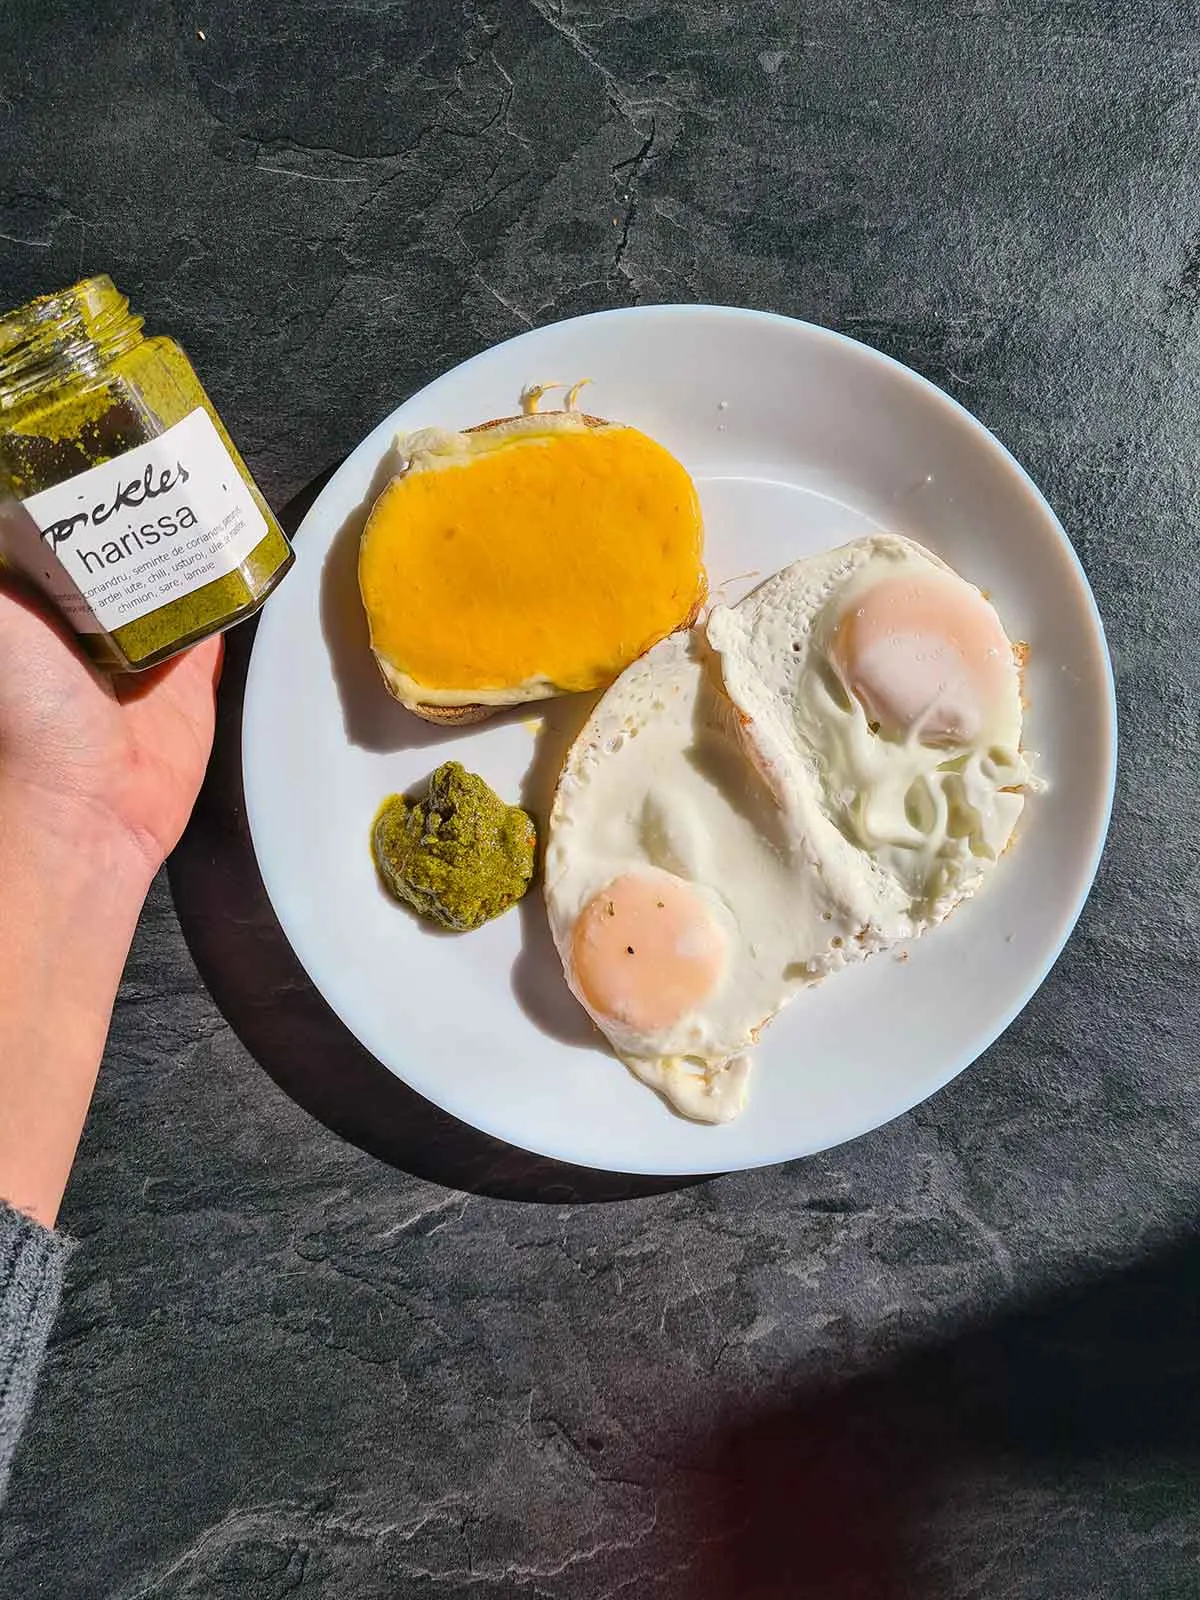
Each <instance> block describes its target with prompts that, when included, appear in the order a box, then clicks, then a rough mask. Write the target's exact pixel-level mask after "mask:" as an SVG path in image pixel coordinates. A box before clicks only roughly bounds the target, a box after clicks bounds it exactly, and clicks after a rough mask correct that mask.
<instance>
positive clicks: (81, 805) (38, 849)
mask: <svg viewBox="0 0 1200 1600" xmlns="http://www.w3.org/2000/svg"><path fill="white" fill-rule="evenodd" d="M0 850H4V851H5V852H6V853H7V854H9V856H10V857H11V856H12V854H13V852H16V853H17V855H18V856H19V857H20V858H21V859H22V860H24V861H25V862H26V863H27V864H28V865H29V866H30V867H32V868H36V869H38V870H39V871H40V872H41V873H43V874H44V875H45V876H44V883H45V887H46V890H47V892H48V893H49V894H52V895H53V897H54V898H56V899H58V900H59V901H65V900H66V899H68V898H70V897H72V896H74V895H76V894H79V893H85V894H90V895H93V896H95V897H96V899H97V906H96V909H97V910H99V909H103V908H108V907H113V908H115V907H117V906H119V905H127V904H134V905H135V906H136V908H137V909H140V907H141V904H142V901H143V900H144V899H145V898H146V894H147V892H148V891H149V888H150V884H151V882H152V881H153V879H154V875H155V873H156V872H157V871H158V869H159V867H160V866H161V865H162V860H161V858H160V856H159V854H158V853H157V852H156V850H155V849H154V848H153V847H152V846H149V845H147V843H146V842H145V841H143V840H139V839H136V838H135V837H134V836H133V835H132V834H131V833H130V832H129V830H128V829H126V828H125V827H123V826H122V825H121V823H120V822H118V821H117V819H116V818H115V817H113V815H112V814H111V813H110V812H109V811H107V810H105V808H104V807H103V806H100V805H98V804H96V803H94V802H91V801H87V800H83V799H80V798H78V797H76V796H72V795H59V794H47V793H46V792H45V791H43V790H38V789H34V788H32V787H30V786H28V785H25V784H22V783H20V782H19V781H17V780H15V779H13V778H11V777H6V775H5V774H4V773H3V772H0ZM136 915H137V910H136V909H135V912H134V916H135V918H136Z"/></svg>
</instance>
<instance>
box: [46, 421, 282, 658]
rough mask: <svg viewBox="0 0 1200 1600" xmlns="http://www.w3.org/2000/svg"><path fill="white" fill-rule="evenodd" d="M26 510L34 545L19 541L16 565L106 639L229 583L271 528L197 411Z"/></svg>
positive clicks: (78, 624) (80, 627) (78, 622)
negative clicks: (215, 584)
mask: <svg viewBox="0 0 1200 1600" xmlns="http://www.w3.org/2000/svg"><path fill="white" fill-rule="evenodd" d="M24 509H25V511H27V512H28V513H29V515H30V516H31V517H32V518H33V521H34V523H36V525H37V530H38V532H39V533H40V535H41V539H40V541H39V540H37V539H35V538H32V537H30V538H29V539H27V540H25V541H23V545H24V548H23V550H22V551H21V552H19V559H20V564H21V565H22V566H24V567H25V568H26V570H27V572H28V574H29V576H30V577H32V578H34V579H36V581H37V582H38V583H39V584H40V585H41V586H42V587H43V588H44V589H45V590H46V592H47V593H48V594H49V595H50V596H51V598H52V599H53V600H54V601H55V603H56V604H57V605H58V607H59V608H60V610H61V611H62V612H63V613H64V615H65V616H66V618H67V620H68V621H69V622H70V623H71V625H72V627H73V628H74V629H75V630H76V632H77V633H111V632H112V631H113V630H114V629H115V628H121V627H124V625H125V624H126V623H128V622H135V621H136V620H137V618H138V617H143V616H145V615H146V613H147V612H149V611H154V610H157V608H158V607H159V606H164V605H167V604H169V602H170V601H172V600H178V599H179V598H180V596H182V595H186V594H191V593H192V592H193V591H194V590H196V589H200V588H203V586H204V585H205V584H206V583H212V582H214V581H215V580H216V579H218V578H224V577H228V575H229V574H230V573H231V572H232V571H233V570H234V569H235V567H239V566H240V565H241V564H242V562H243V561H245V560H246V558H247V556H249V555H250V553H251V551H252V550H253V549H254V548H255V546H256V545H258V544H259V543H260V542H261V541H262V540H263V539H264V538H265V537H266V535H267V531H268V530H267V524H266V520H265V519H264V517H263V514H262V512H261V511H260V510H259V509H258V506H257V505H256V504H255V501H254V496H253V495H252V494H251V493H250V489H249V487H248V486H247V483H246V480H245V479H244V478H243V477H242V475H241V473H240V472H239V471H238V469H237V467H236V466H235V465H234V462H233V458H232V457H231V456H230V454H229V451H228V450H227V449H226V448H225V446H224V444H223V443H222V442H221V436H220V434H219V433H218V432H217V430H216V428H215V427H214V426H213V420H212V418H211V417H210V416H209V414H208V412H207V411H205V410H204V408H203V407H202V406H198V407H197V408H196V410H195V411H192V412H190V413H189V414H188V415H187V416H186V417H184V418H183V420H182V421H181V422H177V423H175V424H174V426H173V427H170V428H168V429H167V430H166V431H165V432H164V433H160V434H159V436H158V438H157V439H151V440H150V441H149V443H148V444H141V445H138V446H136V447H135V448H134V449H133V450H127V451H126V452H125V454H124V455H122V456H117V458H116V459H115V460H113V461H106V462H104V463H103V465H101V466H98V467H89V468H88V470H87V471H86V472H81V473H79V474H78V475H77V476H76V477H74V478H68V479H67V480H66V482H65V483H57V484H55V485H54V487H53V488H51V489H43V490H42V491H41V492H40V493H38V494H34V495H30V497H29V499H28V500H26V501H25V502H24ZM30 533H31V535H32V530H30Z"/></svg>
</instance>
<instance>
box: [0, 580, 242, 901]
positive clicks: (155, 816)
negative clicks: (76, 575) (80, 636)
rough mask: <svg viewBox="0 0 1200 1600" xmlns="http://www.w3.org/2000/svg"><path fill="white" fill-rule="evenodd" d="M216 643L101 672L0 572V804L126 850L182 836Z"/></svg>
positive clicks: (205, 748)
mask: <svg viewBox="0 0 1200 1600" xmlns="http://www.w3.org/2000/svg"><path fill="white" fill-rule="evenodd" d="M220 671H221V641H220V640H219V639H209V640H206V641H205V642H204V643H203V644H200V645H197V646H195V648H194V649H192V650H190V651H188V652H187V653H186V654H185V655H182V656H177V657H176V658H175V659H174V660H173V661H168V662H166V663H165V664H164V665H163V666H161V667H157V668H152V669H151V670H150V671H149V672H144V673H138V674H136V675H130V676H127V677H118V678H109V677H106V676H104V675H103V674H101V673H99V672H97V671H96V670H95V669H94V668H93V667H92V666H91V665H90V664H89V663H88V662H87V661H86V660H85V659H84V658H83V656H82V655H81V653H80V652H79V650H78V648H77V647H76V646H75V644H74V643H73V642H72V641H71V639H70V637H69V635H68V633H67V631H66V629H65V627H64V626H63V625H62V624H61V623H60V622H59V621H58V619H57V618H56V617H54V616H52V614H51V613H50V611H49V610H48V609H47V608H46V607H45V605H44V604H43V602H42V601H41V599H40V597H37V596H35V595H33V594H32V593H31V592H30V591H28V590H26V589H24V588H22V587H18V586H16V585H14V584H10V583H8V582H7V581H6V580H4V579H2V578H0V797H2V798H0V803H3V804H8V803H14V804H23V803H24V802H28V804H29V806H30V807H31V808H32V813H33V814H34V815H36V816H37V817H38V819H39V823H40V825H41V826H43V827H44V828H45V829H46V831H47V832H50V833H53V834H56V835H58V836H60V837H65V838H66V839H67V840H68V841H72V840H86V841H87V842H88V843H89V844H95V843H97V842H99V843H102V844H103V846H104V848H105V849H106V851H109V852H111V851H113V850H114V849H116V850H117V851H118V852H119V853H121V854H124V853H125V851H126V849H128V850H129V851H131V852H132V857H131V859H132V861H133V862H134V863H135V864H136V865H137V866H139V867H141V868H144V869H145V871H146V874H147V881H148V880H149V877H150V876H152V875H153V874H154V873H155V872H156V871H157V870H158V868H159V867H160V866H161V865H162V862H163V861H164V860H165V859H166V857H167V855H168V854H169V853H170V852H171V850H172V849H173V848H174V846H175V844H176V843H177V842H178V839H179V836H180V834H181V833H182V832H183V829H184V825H185V824H186V822H187V819H188V816H189V815H190V813H191V810H192V806H193V805H194V803H195V799H196V795H197V793H198V792H199V788H200V784H201V781H202V780H203V777H204V770H205V767H206V766H207V763H208V757H209V752H210V751H211V749H212V739H213V726H214V719H215V700H216V684H217V680H218V678H219V677H220Z"/></svg>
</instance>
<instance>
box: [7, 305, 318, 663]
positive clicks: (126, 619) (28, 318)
mask: <svg viewBox="0 0 1200 1600" xmlns="http://www.w3.org/2000/svg"><path fill="white" fill-rule="evenodd" d="M293 560H294V556H293V554H292V551H291V547H290V546H289V544H288V541H287V538H286V536H285V535H284V533H283V530H282V529H281V528H280V526H279V524H278V523H277V522H276V520H275V518H274V516H273V515H272V514H271V511H270V508H269V507H268V505H267V503H266V501H265V500H264V499H263V497H262V495H261V494H260V493H259V491H258V488H257V487H256V485H255V483H254V480H253V479H252V478H251V476H250V474H249V472H248V471H247V469H246V465H245V463H244V462H243V460H242V458H241V456H240V455H238V453H237V450H236V449H235V448H234V445H233V442H232V441H231V439H230V437H229V435H228V434H227V433H226V432H225V428H224V426H223V425H222V422H221V419H220V417H219V416H218V415H217V413H216V410H215V409H214V407H213V404H212V401H211V400H210V399H209V398H208V396H207V395H206V394H205V392H204V390H203V389H202V388H201V386H200V382H199V380H198V378H197V377H196V374H195V373H194V372H193V370H192V365H191V362H190V361H189V360H188V358H187V356H186V355H184V353H183V351H182V350H181V349H180V347H179V346H178V345H177V344H176V343H175V341H174V340H173V339H166V338H162V337H156V338H146V337H145V336H144V335H143V333H142V318H141V317H139V316H135V315H133V314H132V313H131V312H130V310H129V301H128V300H127V299H126V297H125V296H124V295H123V294H121V293H119V291H118V290H117V289H116V287H115V286H114V284H113V282H112V280H111V278H108V277H106V276H102V277H96V278H88V279H86V280H85V281H84V282H82V283H77V284H75V286H74V287H73V288H70V289H64V290H63V291H62V292H61V293H59V294H51V295H45V296H43V297H42V298H41V299H39V300H34V301H32V302H31V303H30V304H29V305H27V306H22V307H21V308H20V309H19V310H16V311H11V312H9V313H8V314H7V315H4V316H0V563H7V564H8V565H9V566H11V567H13V568H15V569H18V570H19V571H21V572H23V573H24V574H25V576H26V577H28V578H30V579H32V580H33V581H34V582H35V583H36V584H37V585H38V586H39V587H40V588H42V589H43V590H44V591H45V592H46V593H47V594H48V595H49V596H50V597H51V599H52V600H54V601H55V603H56V604H57V606H58V608H59V609H60V610H61V611H62V613H63V614H64V616H65V617H66V619H67V621H68V622H69V623H70V624H71V626H72V627H73V628H74V630H75V632H76V633H77V634H78V636H79V639H80V642H81V644H82V645H83V648H84V649H85V650H86V651H87V653H88V655H89V656H90V657H91V658H92V660H93V661H95V662H96V663H97V664H98V665H99V666H101V667H104V668H106V669H108V670H110V671H117V672H130V671H141V670H142V669H144V668H146V667H152V666H155V665H157V664H158V663H159V662H160V661H165V660H167V658H168V657H170V656H173V655H175V654H176V652H178V651H180V650H183V649H186V647H187V646H188V645H190V644H194V643H196V641H197V640H199V639H204V638H206V637H207V636H208V635H209V634H213V633H219V632H220V631H222V630H223V629H225V628H228V627H231V626H232V625H233V624H234V623H235V622H240V621H242V619H243V618H244V617H248V616H251V615H252V614H253V613H254V612H256V611H257V610H258V608H259V607H260V606H261V605H262V603H263V601H264V600H265V599H266V598H267V596H268V595H269V594H270V593H271V591H272V589H274V587H275V585H276V584H277V583H278V582H279V580H280V579H281V578H282V577H283V575H284V573H286V572H287V570H288V568H289V567H290V566H291V564H292V561H293Z"/></svg>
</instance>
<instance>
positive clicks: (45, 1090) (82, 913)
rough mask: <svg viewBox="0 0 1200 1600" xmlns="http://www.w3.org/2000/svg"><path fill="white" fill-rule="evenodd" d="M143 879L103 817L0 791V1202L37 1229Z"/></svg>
mask: <svg viewBox="0 0 1200 1600" xmlns="http://www.w3.org/2000/svg"><path fill="white" fill-rule="evenodd" d="M152 876H153V873H152V871H151V866H150V862H149V861H148V859H147V858H146V855H145V853H144V852H143V851H142V850H140V849H139V848H138V846H137V844H136V841H134V840H132V839H130V838H129V837H128V836H127V835H125V834H123V833H122V831H121V830H120V829H119V828H115V827H113V826H112V825H111V824H110V823H107V822H106V821H105V819H104V818H103V816H101V815H99V814H96V813H93V812H90V811H89V810H88V809H87V808H74V807H72V806H69V805H61V804H58V803H56V802H50V803H42V804H39V803H35V800H34V797H32V796H31V795H30V793H29V791H28V790H21V789H19V788H18V787H17V786H16V785H14V784H12V783H11V782H7V783H6V782H4V781H3V780H0V883H2V884H3V887H4V914H3V917H2V918H0V1199H3V1200H5V1201H7V1202H8V1203H9V1204H10V1205H13V1206H15V1207H16V1208H17V1209H19V1210H23V1211H27V1212H28V1213H29V1214H30V1215H31V1216H35V1217H37V1218H38V1219H39V1220H40V1221H42V1222H45V1223H47V1224H52V1223H53V1221H54V1217H55V1214H56V1212H57V1209H58V1202H59V1200H60V1198H61V1195H62V1190H63V1186H64V1185H65V1183H66V1178H67V1173H68V1172H69V1170H70V1164H71V1158H72V1156H73V1154H74V1150H75V1144H76V1141H77V1139H78V1137H79V1130H80V1128H81V1126H82V1124H83V1118H84V1114H85V1112H86V1110H87V1105H88V1101H89V1099H90V1098H91V1092H92V1086H93V1083H94V1082H95V1076H96V1071H97V1069H98V1067H99V1065H100V1057H101V1055H102V1053H103V1050H104V1041H105V1037H106V1034H107V1031H108V1024H109V1019H110V1017H111V1014H112V1006H113V1001H114V999H115V998H116V993H117V987H118V985H119V983H120V981H121V972H122V969H123V968H124V965H125V958H126V956H127V954H128V952H129V945H130V941H131V940H132V938H133V933H134V929H135V927H136V925H137V919H138V915H139V913H140V911H141V907H142V902H143V900H144V899H145V894H146V889H147V888H148V886H149V883H150V879H151V877H152Z"/></svg>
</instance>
